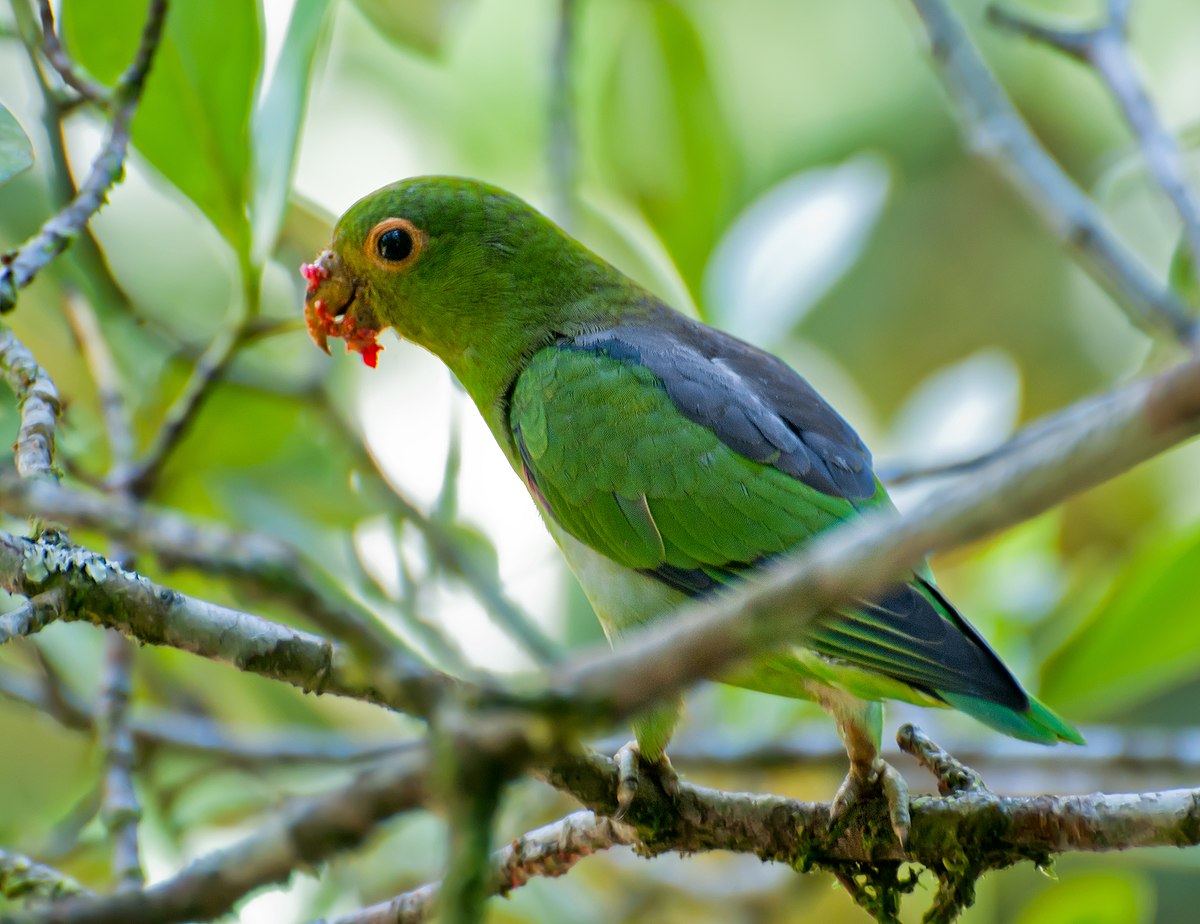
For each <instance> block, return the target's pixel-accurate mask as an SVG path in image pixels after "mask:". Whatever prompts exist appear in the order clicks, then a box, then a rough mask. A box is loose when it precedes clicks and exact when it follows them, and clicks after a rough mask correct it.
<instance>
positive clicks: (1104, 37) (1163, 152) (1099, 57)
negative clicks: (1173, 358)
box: [988, 0, 1200, 266]
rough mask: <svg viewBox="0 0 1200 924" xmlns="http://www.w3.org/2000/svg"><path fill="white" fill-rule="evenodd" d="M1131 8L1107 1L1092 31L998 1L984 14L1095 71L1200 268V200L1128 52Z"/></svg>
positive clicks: (1113, 1) (1178, 152) (999, 24)
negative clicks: (1041, 19) (1055, 23)
mask: <svg viewBox="0 0 1200 924" xmlns="http://www.w3.org/2000/svg"><path fill="white" fill-rule="evenodd" d="M1129 11H1130V6H1129V3H1128V2H1121V0H1110V2H1109V3H1108V18H1107V19H1106V21H1105V22H1104V23H1103V24H1102V25H1101V26H1099V27H1098V28H1095V29H1060V28H1053V27H1048V26H1046V25H1043V24H1041V23H1038V22H1035V21H1033V20H1032V19H1030V18H1029V17H1027V16H1026V15H1025V14H1024V13H1020V12H1017V11H1016V10H1010V9H1008V8H1006V7H1002V6H998V5H993V6H991V7H989V8H988V17H989V19H990V20H991V21H992V22H993V23H995V24H996V25H998V26H1001V27H1003V28H1006V29H1009V30H1011V31H1014V32H1016V33H1018V34H1020V35H1023V36H1025V37H1026V38H1029V39H1031V40H1033V41H1037V42H1041V43H1043V44H1047V45H1050V46H1051V47H1053V48H1056V49H1058V50H1059V51H1061V52H1064V53H1065V54H1068V55H1070V56H1071V57H1073V58H1076V59H1077V60H1079V61H1083V62H1085V63H1087V64H1090V65H1091V66H1092V67H1093V68H1094V69H1095V70H1096V73H1098V74H1099V75H1100V78H1101V79H1102V80H1103V81H1104V84H1105V86H1107V87H1108V90H1109V92H1110V93H1111V94H1112V96H1113V98H1114V99H1115V100H1116V101H1117V105H1118V106H1119V107H1120V109H1121V112H1122V114H1123V115H1124V116H1125V121H1126V122H1128V123H1129V127H1130V129H1131V130H1132V132H1133V135H1134V137H1135V138H1136V139H1137V143H1138V147H1139V148H1140V149H1141V151H1142V155H1143V156H1144V157H1145V158H1146V165H1147V166H1148V167H1149V168H1150V172H1151V174H1152V175H1153V176H1154V178H1155V180H1156V181H1157V182H1158V185H1159V187H1160V188H1161V189H1162V191H1163V193H1164V194H1165V195H1166V196H1167V198H1168V199H1169V200H1170V202H1171V204H1172V205H1173V206H1174V208H1175V211H1176V212H1177V213H1178V215H1179V218H1180V221H1181V222H1182V224H1183V235H1184V239H1185V240H1186V241H1187V246H1188V250H1189V251H1190V253H1191V255H1192V265H1193V266H1200V203H1197V200H1196V196H1195V195H1194V193H1193V192H1192V190H1191V189H1190V188H1189V186H1188V182H1187V179H1186V177H1185V176H1184V169H1183V157H1182V155H1181V154H1180V151H1179V145H1178V144H1177V143H1176V141H1175V138H1174V136H1173V135H1172V134H1171V133H1170V132H1169V131H1167V129H1166V127H1165V126H1164V125H1163V123H1162V120H1161V119H1160V118H1159V115H1158V112H1157V111H1156V109H1155V106H1154V101H1153V100H1152V99H1151V98H1150V95H1149V94H1148V93H1147V92H1146V87H1145V82H1144V81H1143V80H1142V77H1141V75H1140V74H1139V73H1138V68H1137V65H1136V63H1135V62H1134V60H1133V55H1132V54H1131V53H1130V50H1129V43H1128V37H1127V36H1128V27H1129Z"/></svg>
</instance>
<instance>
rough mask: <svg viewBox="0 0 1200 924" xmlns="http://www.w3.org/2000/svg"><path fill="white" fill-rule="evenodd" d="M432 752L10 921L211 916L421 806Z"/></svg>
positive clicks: (86, 923) (108, 922) (384, 766)
mask: <svg viewBox="0 0 1200 924" xmlns="http://www.w3.org/2000/svg"><path fill="white" fill-rule="evenodd" d="M427 763H428V757H427V755H426V754H425V753H424V752H422V753H417V754H405V755H401V756H399V757H395V758H391V759H389V760H387V761H385V762H383V763H381V764H380V765H378V766H376V767H372V768H370V769H368V770H366V771H364V772H363V773H361V774H359V775H358V776H357V777H356V778H355V779H354V780H353V781H352V782H351V783H349V784H348V785H345V786H342V787H339V788H338V789H335V790H333V791H331V792H329V793H325V794H323V795H320V796H314V797H311V798H307V799H296V800H294V801H293V802H292V803H291V804H290V805H288V806H287V807H286V808H285V809H284V810H283V811H281V812H279V813H278V814H277V815H275V816H273V817H271V818H268V819H266V820H265V821H264V822H263V823H261V824H259V825H257V826H256V828H255V830H254V832H253V833H252V834H250V835H248V836H246V837H244V838H243V839H242V840H240V841H237V842H236V843H234V844H232V845H231V846H229V847H226V848H224V849H223V850H218V851H215V852H213V853H210V854H208V855H207V856H204V857H201V858H200V859H199V860H196V861H195V862H193V863H192V864H191V865H189V866H188V867H186V868H185V869H183V870H181V871H180V872H179V873H176V874H175V875H174V876H172V877H171V878H169V879H166V880H164V881H162V882H159V883H157V884H155V885H152V886H150V887H149V888H147V889H145V890H138V891H130V892H118V893H115V894H113V895H104V896H94V897H88V898H78V899H69V900H65V901H61V902H58V903H56V904H55V905H53V906H52V907H49V908H43V909H38V910H35V911H26V912H23V913H18V914H12V915H9V916H8V917H7V918H6V919H5V920H6V924H168V922H172V921H193V920H203V921H208V920H212V919H213V918H217V917H220V916H221V915H223V914H225V913H227V912H228V911H230V910H231V909H232V908H233V906H234V905H235V904H236V903H237V902H238V900H239V899H241V898H242V897H244V896H245V895H247V894H248V893H249V892H252V891H253V890H255V889H258V888H261V887H262V886H265V885H270V884H271V883H276V882H286V881H287V880H288V879H289V878H290V877H291V875H292V872H293V871H294V870H296V869H298V868H301V867H304V868H308V867H311V866H313V865H314V864H316V863H320V862H321V861H323V860H325V859H326V858H327V857H329V856H331V855H332V854H334V853H336V852H340V851H343V850H348V849H350V848H352V847H356V846H358V845H359V844H361V843H362V842H363V840H365V839H366V838H367V837H368V836H369V835H370V834H371V832H373V831H374V830H375V828H376V826H377V825H378V824H379V823H380V822H382V821H383V820H385V819H387V818H390V817H392V816H393V815H396V814H397V813H399V812H404V811H408V810H410V809H413V808H417V807H418V806H420V805H422V804H423V803H424V801H425V800H426V798H427V796H428V792H427V783H428V780H427V776H428V766H427Z"/></svg>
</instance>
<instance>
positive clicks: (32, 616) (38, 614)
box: [0, 590, 62, 645]
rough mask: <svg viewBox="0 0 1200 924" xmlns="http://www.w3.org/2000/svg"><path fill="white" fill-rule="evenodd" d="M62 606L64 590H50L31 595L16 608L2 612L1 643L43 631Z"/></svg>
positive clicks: (0, 622) (0, 624) (0, 625)
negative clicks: (34, 595)
mask: <svg viewBox="0 0 1200 924" xmlns="http://www.w3.org/2000/svg"><path fill="white" fill-rule="evenodd" d="M61 606H62V592H61V591H58V590H48V591H46V593H44V594H38V595H37V596H36V597H30V598H29V599H28V600H26V601H25V602H24V603H23V604H21V605H20V606H18V607H17V608H16V609H15V610H10V611H9V612H7V613H0V645H3V644H4V643H5V642H10V641H12V640H13V639H14V638H25V637H27V636H30V635H33V634H35V633H37V632H41V631H42V629H44V628H46V626H48V625H50V623H52V622H53V621H54V620H55V618H56V617H57V614H58V611H59V609H60V608H61Z"/></svg>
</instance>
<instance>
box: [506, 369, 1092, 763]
mask: <svg viewBox="0 0 1200 924" xmlns="http://www.w3.org/2000/svg"><path fill="white" fill-rule="evenodd" d="M509 420H510V423H511V426H512V431H513V436H514V439H515V441H516V443H517V445H518V448H519V451H520V455H521V458H522V460H523V462H524V465H525V467H526V469H527V472H526V475H527V478H528V479H529V480H530V481H531V483H532V485H533V486H534V488H535V490H536V492H537V493H538V494H539V495H540V498H541V501H542V503H543V505H544V506H545V508H546V510H547V513H548V514H549V515H550V516H551V517H552V518H553V519H554V520H555V521H556V522H557V523H558V524H559V525H560V526H561V527H562V528H563V529H564V530H566V531H567V532H568V533H570V534H571V535H572V536H574V537H575V538H576V539H578V540H580V541H581V542H583V543H585V544H586V545H588V546H590V547H592V548H593V549H595V550H597V551H599V552H601V553H602V554H603V555H605V556H607V557H608V558H610V559H612V560H614V561H616V562H618V563H620V564H622V565H624V566H626V567H628V568H631V569H635V570H637V571H641V572H643V573H646V574H655V573H659V574H662V573H665V572H667V569H672V573H673V572H675V571H677V572H688V573H702V574H704V575H707V576H708V577H709V578H711V579H712V580H713V581H714V582H715V583H717V584H722V583H728V582H730V581H733V580H736V579H737V576H738V575H739V573H741V572H743V571H745V570H746V569H748V568H750V567H753V566H754V565H755V564H757V563H761V562H762V561H763V560H764V559H769V558H770V557H772V556H775V555H779V554H780V553H782V552H785V551H787V550H788V549H791V548H793V547H795V546H796V545H798V544H800V543H803V542H805V541H807V540H809V539H811V538H812V537H813V536H814V535H816V534H817V533H819V532H821V531H822V530H825V529H827V528H829V527H830V526H832V525H834V524H835V523H837V522H839V521H840V520H843V519H845V518H847V517H850V516H853V515H854V514H855V513H856V512H857V511H858V510H860V509H863V508H869V507H877V506H888V505H890V501H889V500H888V498H887V494H886V492H885V491H884V489H883V487H882V485H879V484H878V482H877V483H876V484H877V489H876V492H875V494H874V495H873V496H872V497H870V498H867V499H865V500H859V501H855V502H852V501H850V500H848V499H846V498H843V497H838V496H834V495H831V494H827V493H824V492H822V491H819V490H817V489H815V488H813V487H811V486H809V485H806V484H804V483H803V482H801V481H800V480H798V479H797V478H794V477H792V476H791V475H788V474H786V473H785V472H782V471H780V470H779V469H777V468H774V467H773V466H772V465H770V464H767V463H763V462H755V461H752V460H750V459H748V458H746V457H744V456H742V455H740V454H739V453H737V452H735V451H734V450H733V449H731V448H730V447H729V446H727V445H726V444H725V443H723V442H722V441H721V439H720V438H719V437H718V436H717V435H716V434H715V433H714V432H713V431H712V430H711V429H709V428H708V427H705V426H703V425H701V424H699V423H695V422H693V421H691V420H688V419H687V418H685V417H684V416H683V415H682V414H681V413H680V411H679V409H678V408H677V407H676V406H675V404H674V403H673V402H672V400H671V398H670V397H669V396H668V395H667V393H666V391H665V390H664V388H663V385H662V383H661V381H660V380H659V379H658V378H657V376H656V375H655V374H654V373H653V372H651V371H650V370H649V369H647V368H645V367H644V366H642V365H640V364H638V363H636V362H630V361H626V360H623V359H617V358H613V357H610V356H607V355H604V354H599V353H595V352H587V351H580V350H568V349H560V348H558V347H556V346H551V347H547V348H545V349H543V350H541V351H540V352H539V353H537V354H536V355H535V356H534V357H533V358H532V360H531V361H530V362H529V363H528V365H527V366H526V368H525V369H524V370H523V372H522V373H521V375H520V376H519V378H518V380H517V382H516V385H515V387H514V390H513V392H512V397H511V405H510V411H509ZM894 593H895V594H902V593H907V594H919V595H920V596H921V597H922V598H924V599H923V601H922V603H921V607H922V608H923V611H924V612H926V613H927V618H926V621H925V624H924V626H923V627H922V628H921V634H914V633H913V632H911V631H909V629H910V628H912V626H911V625H910V623H911V622H912V620H911V619H910V618H907V617H906V613H905V612H897V611H894V610H893V609H892V608H890V607H889V604H888V601H889V599H896V600H899V599H900V598H898V597H893V598H889V597H887V596H886V595H885V596H884V597H883V598H881V599H880V600H878V601H866V600H864V601H863V606H862V607H861V608H857V609H848V610H845V611H840V612H837V613H829V614H824V615H823V616H822V617H821V618H820V619H819V620H818V621H817V622H816V624H815V625H814V627H813V629H812V631H811V634H810V636H809V637H807V638H806V640H805V648H807V649H810V651H809V652H807V653H800V654H799V656H796V657H793V656H791V655H786V654H785V655H778V656H772V658H770V659H767V660H764V662H763V664H762V665H761V669H757V670H753V671H752V672H751V673H750V674H749V675H747V676H746V677H743V678H736V679H733V682H736V683H739V685H744V686H749V687H753V688H756V689H763V690H767V691H769V692H779V693H784V694H785V695H791V696H800V695H806V693H805V690H804V682H803V681H804V678H809V679H813V680H817V681H818V682H823V683H835V684H836V685H839V686H842V687H843V688H845V689H847V690H848V692H851V693H853V694H854V695H857V696H862V697H864V698H868V699H877V698H883V697H890V698H900V699H906V700H909V701H913V702H918V703H921V704H925V705H930V704H934V705H953V706H954V707H956V708H959V709H961V710H963V711H965V712H967V713H969V714H971V715H973V716H975V717H976V718H979V719H980V720H982V721H984V722H985V723H987V724H989V725H991V726H993V727H995V728H998V729H1000V730H1002V731H1004V732H1006V733H1008V734H1013V735H1016V736H1018V737H1022V738H1029V739H1032V740H1039V741H1054V740H1057V739H1059V738H1063V739H1066V740H1080V739H1079V736H1078V733H1077V732H1075V731H1074V729H1072V728H1071V727H1070V726H1069V725H1067V724H1066V723H1065V722H1063V721H1062V720H1061V719H1059V718H1058V717H1057V716H1055V715H1054V714H1053V713H1052V712H1050V711H1049V710H1048V709H1047V708H1046V707H1044V706H1043V705H1042V704H1040V703H1038V702H1037V701H1036V700H1032V699H1031V698H1028V697H1027V696H1026V694H1025V693H1024V692H1023V691H1022V690H1021V689H1020V687H1019V686H1018V685H1017V684H1016V682H1015V681H1014V680H1012V678H1011V675H1010V674H1009V673H1008V671H1007V669H1006V668H1004V667H1003V665H1001V664H1000V662H999V659H998V658H996V656H995V655H994V654H993V653H992V652H991V650H990V649H989V648H988V647H987V645H986V642H984V641H983V639H982V638H980V637H979V636H978V633H976V632H975V630H974V629H973V628H971V627H970V625H969V624H968V623H967V622H966V621H965V620H964V619H962V617H961V616H960V615H959V614H958V613H957V612H956V611H955V610H954V609H953V608H952V607H951V606H950V605H949V604H948V603H946V601H945V600H944V598H942V597H941V595H940V593H939V592H938V591H937V589H936V587H935V586H934V585H933V584H932V582H931V581H929V580H926V579H925V578H924V577H923V576H922V575H918V574H914V575H913V583H911V584H908V585H897V588H896V590H895V591H894ZM681 599H682V597H681ZM901 602H903V601H901ZM909 603H910V604H911V601H909ZM908 608H909V609H911V606H909V607H908ZM933 614H936V615H933ZM598 615H599V616H600V617H601V619H605V618H606V614H604V613H600V614H598ZM930 621H932V622H934V623H936V625H935V626H934V629H935V631H934V632H932V633H930V631H929V623H930ZM610 628H611V629H613V630H615V631H618V632H619V631H621V630H622V629H623V628H625V626H621V625H616V626H610ZM949 651H954V652H958V660H955V659H954V658H951V657H950V656H949V654H948V653H947V652H949ZM963 651H968V654H969V655H970V657H968V658H967V659H966V660H965V661H964V660H963V659H962V657H961V654H962V652H963ZM972 658H974V659H975V660H974V661H972V660H971V659H972ZM989 684H991V685H990V686H989Z"/></svg>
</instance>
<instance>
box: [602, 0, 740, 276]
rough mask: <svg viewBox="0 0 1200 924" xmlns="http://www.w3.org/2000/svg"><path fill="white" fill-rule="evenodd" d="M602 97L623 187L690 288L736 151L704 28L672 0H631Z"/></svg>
mask: <svg viewBox="0 0 1200 924" xmlns="http://www.w3.org/2000/svg"><path fill="white" fill-rule="evenodd" d="M628 19H629V24H628V28H627V31H626V34H625V35H624V37H623V39H622V42H621V50H620V52H619V53H618V54H617V56H616V58H615V59H614V61H613V66H612V73H611V75H610V77H609V82H608V86H607V87H606V90H605V96H604V98H603V100H602V103H601V110H602V120H603V125H604V130H603V131H602V132H601V133H600V135H599V138H600V141H601V143H602V144H603V146H604V154H605V158H606V160H607V162H608V163H609V164H610V165H611V169H612V170H613V172H614V173H615V179H616V183H617V185H618V187H619V188H620V189H621V190H622V191H623V192H625V194H626V195H628V196H629V197H630V198H631V199H633V200H634V201H635V202H637V203H638V205H639V206H640V207H641V208H642V210H643V211H644V212H645V213H646V216H647V218H649V220H650V222H651V224H652V225H654V227H655V228H656V230H657V231H658V232H659V234H660V235H661V236H662V238H663V241H664V243H665V244H666V245H667V249H668V250H669V251H670V252H671V255H672V256H673V257H674V259H675V262H676V264H677V265H678V266H679V270H680V272H681V273H682V275H683V278H684V280H685V281H686V282H687V284H688V287H689V289H690V290H691V291H692V293H693V295H694V294H695V293H696V292H697V291H698V289H699V285H700V277H701V274H702V273H703V270H704V264H705V263H706V261H707V259H708V254H709V251H710V250H711V248H712V246H713V244H714V242H715V241H716V238H717V235H718V234H719V232H720V229H721V227H722V224H723V221H724V219H725V217H726V214H727V212H728V210H729V203H730V196H729V191H730V190H731V189H736V187H737V178H736V176H735V175H734V173H735V166H736V159H735V155H734V151H733V147H732V144H731V141H730V134H729V128H728V125H727V122H726V119H725V116H724V113H723V112H722V111H721V107H720V105H719V104H718V100H717V94H716V86H715V82H714V80H713V78H712V75H711V74H710V72H709V67H708V61H707V57H706V54H705V49H704V45H703V43H702V41H701V37H700V34H699V32H698V31H697V29H696V27H695V25H694V24H693V23H692V21H691V20H690V19H689V17H688V14H687V13H686V12H685V11H684V9H683V8H682V7H681V6H680V5H679V4H678V3H675V2H672V0H660V2H656V3H639V4H636V5H633V6H631V7H630V8H629V17H628Z"/></svg>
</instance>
